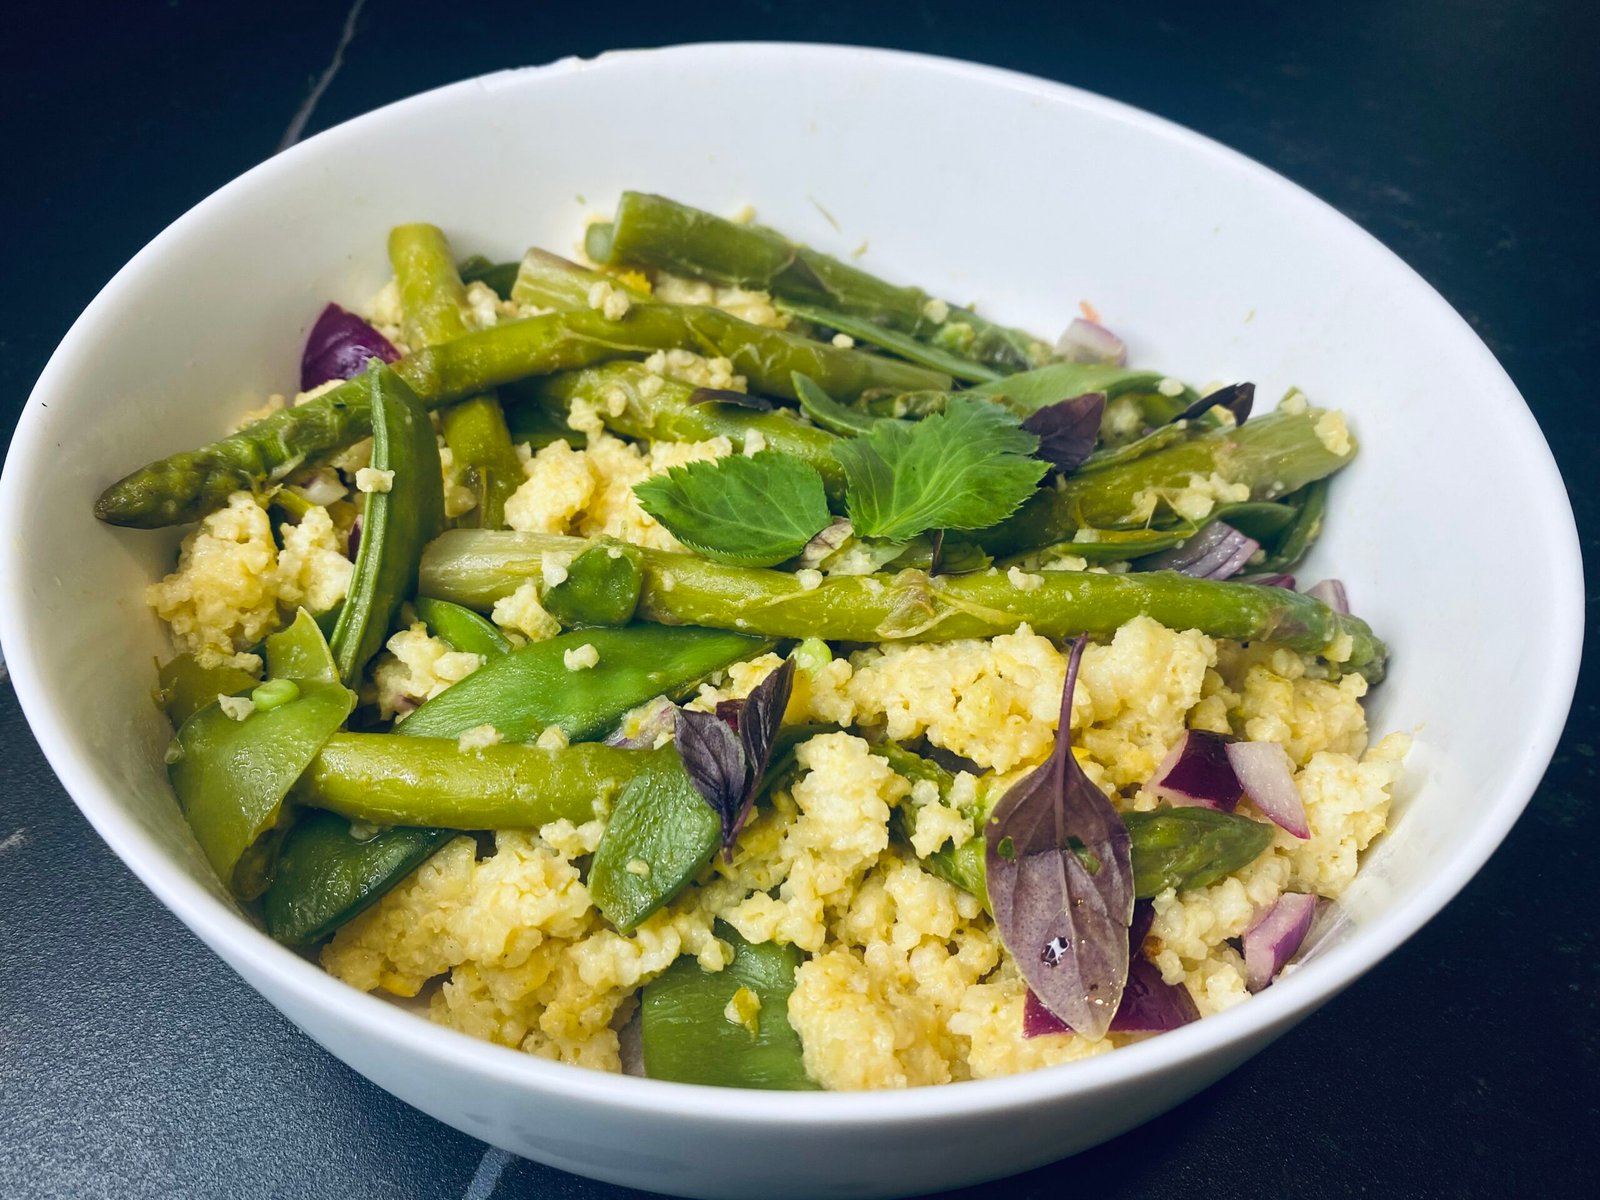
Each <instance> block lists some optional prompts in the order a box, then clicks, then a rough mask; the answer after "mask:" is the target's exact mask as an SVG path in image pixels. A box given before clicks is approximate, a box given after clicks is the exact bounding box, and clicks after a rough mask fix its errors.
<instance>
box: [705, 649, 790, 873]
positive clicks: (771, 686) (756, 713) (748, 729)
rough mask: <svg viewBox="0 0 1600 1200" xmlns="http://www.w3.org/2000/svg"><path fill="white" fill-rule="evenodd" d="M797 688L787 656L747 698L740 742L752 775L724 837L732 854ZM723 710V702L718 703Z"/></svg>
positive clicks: (726, 850)
mask: <svg viewBox="0 0 1600 1200" xmlns="http://www.w3.org/2000/svg"><path fill="white" fill-rule="evenodd" d="M793 691H794V659H792V658H786V659H784V660H783V665H782V666H781V667H779V668H778V669H777V670H776V671H773V672H772V673H771V674H770V675H768V676H767V677H766V678H765V679H763V680H762V681H761V682H760V683H758V684H757V685H756V686H755V688H754V689H752V691H751V692H750V694H749V695H748V696H747V697H745V701H744V709H743V710H742V711H741V712H740V713H739V741H740V743H741V744H742V745H743V746H744V760H745V764H746V765H747V767H748V768H749V773H750V778H749V782H748V783H747V784H746V785H745V794H744V797H743V799H742V801H741V803H740V805H739V811H738V812H737V813H736V814H735V815H734V821H733V826H732V828H731V829H729V830H728V831H727V832H726V834H725V837H724V841H723V850H724V852H726V853H731V852H732V850H733V840H734V838H736V837H738V836H739V831H740V830H741V829H743V828H744V823H745V822H746V821H747V820H749V819H750V809H751V807H752V806H753V805H754V804H755V799H756V792H757V791H758V790H759V789H760V787H761V777H762V776H763V775H765V774H766V772H767V763H768V762H769V761H770V760H771V758H772V743H773V741H774V739H776V738H777V736H778V726H780V725H782V724H783V712H784V709H786V708H788V707H789V695H790V693H791V692H793ZM717 707H718V708H719V709H720V708H721V707H722V706H721V705H718V706H717Z"/></svg>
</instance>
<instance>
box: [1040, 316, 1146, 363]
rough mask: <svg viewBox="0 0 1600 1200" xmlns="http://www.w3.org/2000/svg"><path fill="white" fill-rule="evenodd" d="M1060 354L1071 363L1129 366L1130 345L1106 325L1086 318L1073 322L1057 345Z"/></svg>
mask: <svg viewBox="0 0 1600 1200" xmlns="http://www.w3.org/2000/svg"><path fill="white" fill-rule="evenodd" d="M1056 354H1057V355H1058V356H1059V357H1061V358H1064V359H1066V360H1067V361H1068V362H1080V363H1109V364H1110V365H1112V366H1115V367H1125V366H1127V365H1128V347H1127V344H1126V343H1125V342H1123V340H1122V339H1121V338H1119V337H1118V336H1117V335H1116V334H1114V333H1112V332H1111V331H1110V330H1109V329H1107V328H1106V327H1105V326H1104V325H1099V324H1096V323H1095V322H1094V321H1089V320H1085V319H1084V318H1083V317H1074V318H1072V324H1070V325H1068V326H1067V328H1066V330H1065V331H1064V332H1063V333H1062V334H1061V337H1060V338H1059V339H1058V340H1057V342H1056Z"/></svg>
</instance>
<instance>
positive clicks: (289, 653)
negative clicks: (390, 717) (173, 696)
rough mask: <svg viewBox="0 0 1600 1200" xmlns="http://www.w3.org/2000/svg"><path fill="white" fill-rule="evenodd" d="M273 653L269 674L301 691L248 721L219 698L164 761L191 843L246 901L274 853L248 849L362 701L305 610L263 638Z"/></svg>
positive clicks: (274, 821) (187, 727) (191, 722)
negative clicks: (338, 670) (191, 834)
mask: <svg viewBox="0 0 1600 1200" xmlns="http://www.w3.org/2000/svg"><path fill="white" fill-rule="evenodd" d="M267 655H268V663H269V669H270V670H271V674H272V677H273V678H275V679H289V680H292V681H293V682H294V683H295V685H296V687H297V690H298V694H297V695H296V696H295V697H294V698H293V699H291V700H288V701H287V702H285V703H282V704H279V705H277V706H276V707H273V708H271V709H263V710H257V711H254V712H248V711H247V713H246V715H244V716H243V717H242V718H235V717H234V716H231V715H230V714H229V713H228V712H227V711H225V710H224V708H223V706H222V705H221V704H220V703H219V702H218V701H216V700H213V701H212V702H211V703H210V704H208V705H206V706H205V707H204V708H201V709H199V710H198V711H197V712H195V713H194V714H193V715H192V716H191V717H190V718H189V719H188V720H187V721H185V722H184V723H183V726H182V727H181V728H180V729H179V730H178V733H177V736H176V738H175V739H174V743H173V747H172V749H171V751H170V752H169V757H170V758H171V759H172V761H171V763H170V765H169V766H168V768H167V775H168V778H169V779H171V781H172V789H173V791H174V792H175V793H177V797H178V804H179V806H180V807H181V808H182V809H183V815H184V817H185V818H186V819H187V820H188V822H189V827H190V828H191V829H192V830H193V831H194V835H195V840H196V841H198V842H199V843H200V848H201V849H202V850H203V851H204V852H205V855H206V858H207V859H208V860H209V861H210V863H211V865H212V867H213V868H214V869H215V870H216V872H217V875H218V877H219V878H220V879H222V880H223V882H224V883H226V884H227V885H228V886H229V887H230V888H232V889H233V890H234V891H235V892H236V893H238V894H239V895H241V896H242V897H243V898H245V899H254V898H255V896H257V895H259V894H260V893H261V891H262V890H263V889H264V888H265V886H266V880H265V872H264V869H263V864H264V861H265V859H266V858H268V857H270V855H264V854H262V853H260V852H257V853H255V854H252V853H251V852H252V848H254V847H256V846H257V844H258V842H259V841H260V839H262V838H263V836H264V835H266V834H268V833H269V832H270V831H272V830H273V829H275V828H276V827H277V826H278V824H279V822H280V818H281V816H282V809H283V801H284V797H285V796H287V795H288V793H289V789H290V788H292V787H293V786H294V783H295V780H296V779H298V778H299V777H300V774H301V773H302V772H303V771H304V770H305V769H306V767H307V765H308V764H309V763H310V762H311V760H312V759H313V758H315V757H316V755H317V752H318V751H319V750H321V749H322V747H323V745H324V744H325V743H326V742H327V740H328V739H329V738H330V737H331V736H332V735H333V734H334V733H335V732H336V731H337V730H338V729H339V727H340V726H341V725H343V724H344V722H345V719H346V718H347V717H349V715H350V712H351V710H352V709H354V708H355V702H356V698H355V694H354V693H353V692H351V691H349V690H348V689H347V688H345V687H344V686H343V685H341V684H340V683H339V680H338V677H337V674H336V672H335V670H334V665H333V659H332V657H331V656H330V655H329V653H328V650H327V646H326V643H324V642H323V640H322V631H321V630H319V629H318V628H317V626H316V622H315V621H313V620H312V619H311V616H310V614H309V613H307V612H305V611H304V610H303V609H302V610H301V612H300V614H299V615H298V616H297V617H296V618H295V620H294V623H293V624H292V625H290V626H289V628H288V629H286V630H284V631H283V632H281V633H275V634H273V635H272V636H271V637H270V638H268V639H267Z"/></svg>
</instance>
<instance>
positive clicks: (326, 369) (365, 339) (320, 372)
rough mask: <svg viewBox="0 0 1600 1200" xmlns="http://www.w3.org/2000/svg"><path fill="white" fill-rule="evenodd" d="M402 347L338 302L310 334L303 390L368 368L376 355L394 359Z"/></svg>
mask: <svg viewBox="0 0 1600 1200" xmlns="http://www.w3.org/2000/svg"><path fill="white" fill-rule="evenodd" d="M399 357H400V351H398V350H396V349H395V348H394V346H393V344H392V343H391V342H390V341H389V339H388V338H386V337H384V336H383V334H381V333H379V332H378V331H377V330H376V329H374V328H373V327H372V326H371V325H368V324H367V323H366V322H365V321H363V320H362V319H361V318H360V317H358V316H356V315H355V313H352V312H346V311H345V310H344V309H342V308H340V307H339V306H338V305H337V304H330V305H328V307H327V308H325V309H323V310H322V315H321V316H319V317H318V318H317V323H316V324H315V325H313V326H312V327H311V332H310V333H309V334H308V335H307V336H306V348H305V352H304V353H303V354H301V356H300V390H301V391H302V392H307V391H310V390H311V389H312V388H314V387H316V386H317V385H318V384H319V383H327V382H328V380H330V379H351V378H354V377H355V376H357V375H359V374H361V372H362V371H365V370H366V369H367V363H368V362H370V361H371V360H372V359H374V358H376V359H381V360H382V361H384V362H386V363H387V362H394V360H395V359H397V358H399Z"/></svg>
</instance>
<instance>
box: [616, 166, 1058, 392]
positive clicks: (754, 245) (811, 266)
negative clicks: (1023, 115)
mask: <svg viewBox="0 0 1600 1200" xmlns="http://www.w3.org/2000/svg"><path fill="white" fill-rule="evenodd" d="M584 247H585V249H586V250H587V252H588V254H589V257H590V258H592V259H594V260H595V261H596V262H599V263H606V264H610V265H613V266H616V265H622V264H625V263H638V264H641V265H644V266H649V267H659V268H661V269H663V270H667V271H672V272H674V273H676V274H680V275H690V276H694V277H696V278H700V279H709V280H711V281H713V282H715V283H721V284H733V285H737V286H740V287H754V288H765V289H766V290H768V291H770V292H772V294H773V295H775V296H779V297H781V298H782V299H784V300H790V301H793V302H795V303H797V304H810V305H816V306H818V307H821V308H825V309H830V310H832V311H834V312H838V313H844V314H847V315H850V316H857V317H862V318H865V319H866V320H868V321H873V322H876V323H877V324H879V325H884V326H887V327H888V328H890V329H893V330H898V331H899V332H901V333H906V334H909V335H911V336H912V337H914V338H917V339H918V340H919V341H926V342H928V343H930V344H932V345H935V346H939V347H941V348H943V349H946V350H952V351H955V352H956V353H959V354H962V355H963V356H965V357H967V358H970V359H972V360H973V361H974V362H979V363H983V364H985V365H987V366H991V367H995V368H997V369H999V370H1001V371H1020V370H1026V369H1027V368H1029V367H1035V366H1038V365H1040V364H1041V363H1044V362H1047V361H1048V360H1049V358H1050V348H1049V347H1048V346H1047V345H1045V344H1044V343H1043V342H1042V341H1040V340H1039V339H1038V338H1035V337H1033V336H1032V335H1030V334H1027V333H1023V332H1022V331H1021V330H1017V329H1007V328H1006V327H1004V326H1002V325H997V324H995V323H993V322H991V321H988V320H985V319H984V318H983V317H980V316H978V315H977V314H976V313H974V312H971V311H970V310H967V309H962V308H957V307H955V306H953V305H949V304H946V303H944V302H943V301H941V300H935V299H934V298H933V297H932V296H930V295H929V294H928V293H927V292H924V291H923V290H922V289H921V288H915V287H896V286H894V285H893V284H890V283H885V282H884V281H883V280H881V279H878V278H877V277H876V276H873V275H870V274H868V273H867V272H865V271H863V270H861V269H859V268H857V267H852V266H849V265H848V264H846V263H842V262H840V261H839V260H838V259H836V258H831V257H829V256H828V255H826V254H820V253H818V252H817V251H815V250H810V249H807V248H806V247H805V246H799V245H796V244H795V243H793V242H790V241H789V240H788V239H786V238H785V237H783V235H782V234H779V233H775V232H773V231H772V230H770V229H764V228H762V227H760V226H757V225H739V224H737V223H735V222H733V221H727V220H724V219H723V218H721V217H718V216H714V215H713V214H711V213H708V212H703V211H701V210H700V209H696V208H690V207H688V206H687V205H683V204H678V203H676V202H674V201H672V200H668V199H666V198H665V197H662V196H652V195H648V194H646V193H643V192H624V193H623V194H622V199H621V200H620V201H619V202H618V204H617V214H616V219H615V220H614V221H613V222H612V223H610V224H607V225H591V226H590V227H589V231H588V235H587V236H586V237H585V239H584ZM807 374H810V372H807ZM819 382H820V381H819ZM823 386H824V387H826V386H827V385H826V384H825V383H824V385H823ZM827 390H828V391H829V392H830V393H833V392H834V389H833V388H828V389H827Z"/></svg>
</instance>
